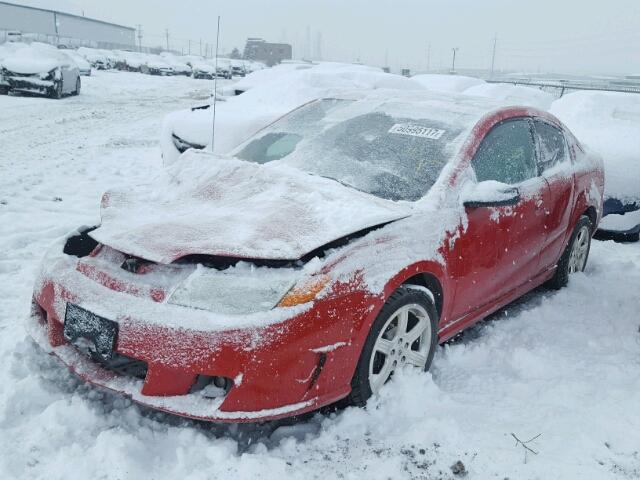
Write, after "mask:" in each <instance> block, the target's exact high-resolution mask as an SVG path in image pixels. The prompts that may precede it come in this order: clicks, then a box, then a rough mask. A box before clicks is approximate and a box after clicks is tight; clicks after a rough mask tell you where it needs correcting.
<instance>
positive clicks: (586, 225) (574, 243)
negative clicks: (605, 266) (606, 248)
mask: <svg viewBox="0 0 640 480" xmlns="http://www.w3.org/2000/svg"><path fill="white" fill-rule="evenodd" d="M592 233H593V225H592V224H591V220H590V219H589V217H587V216H586V215H582V216H581V217H580V218H579V219H578V223H577V224H576V228H575V229H574V230H573V233H572V234H571V238H570V239H569V243H568V244H567V248H566V249H565V251H564V253H563V254H562V257H560V261H558V265H557V267H556V271H555V273H554V274H553V277H552V278H551V280H549V281H548V282H547V283H546V286H547V287H548V288H551V289H553V290H559V289H561V288H562V287H565V286H566V285H567V284H568V283H569V275H571V274H573V273H576V272H582V271H584V268H585V267H586V266H587V259H588V258H589V251H590V250H591V235H592Z"/></svg>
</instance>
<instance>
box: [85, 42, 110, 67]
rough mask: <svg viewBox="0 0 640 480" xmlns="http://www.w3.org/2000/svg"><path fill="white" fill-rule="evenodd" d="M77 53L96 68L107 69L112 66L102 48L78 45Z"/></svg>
mask: <svg viewBox="0 0 640 480" xmlns="http://www.w3.org/2000/svg"><path fill="white" fill-rule="evenodd" d="M78 54H80V55H82V57H83V58H84V59H85V60H86V61H87V62H89V63H90V64H91V66H92V67H93V68H95V69H96V70H107V69H109V68H113V65H114V64H113V63H112V62H111V61H110V59H109V58H108V57H107V55H106V54H105V52H104V51H103V50H98V49H96V48H87V47H80V48H78Z"/></svg>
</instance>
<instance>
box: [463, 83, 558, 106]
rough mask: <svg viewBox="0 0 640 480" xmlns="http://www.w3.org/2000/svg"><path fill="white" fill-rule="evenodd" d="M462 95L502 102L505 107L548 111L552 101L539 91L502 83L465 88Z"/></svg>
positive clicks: (545, 93)
mask: <svg viewBox="0 0 640 480" xmlns="http://www.w3.org/2000/svg"><path fill="white" fill-rule="evenodd" d="M462 93H464V94H465V95H475V96H478V97H487V98H495V99H497V100H501V101H503V102H504V103H505V105H517V106H525V107H536V108H540V109H542V110H548V109H549V107H550V106H551V104H552V103H553V100H554V98H553V96H552V95H551V94H549V93H547V92H543V91H542V90H540V89H537V88H531V87H523V86H520V85H509V84H504V83H481V84H479V85H474V86H473V87H470V88H467V89H466V90H464V91H463V92H462Z"/></svg>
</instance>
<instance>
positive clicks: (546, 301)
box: [0, 72, 640, 479]
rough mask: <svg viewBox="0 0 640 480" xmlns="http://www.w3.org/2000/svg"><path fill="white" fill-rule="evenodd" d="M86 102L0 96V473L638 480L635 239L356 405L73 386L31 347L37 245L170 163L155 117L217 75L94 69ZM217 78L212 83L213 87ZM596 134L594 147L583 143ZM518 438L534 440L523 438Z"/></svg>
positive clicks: (201, 94) (598, 252)
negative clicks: (257, 404)
mask: <svg viewBox="0 0 640 480" xmlns="http://www.w3.org/2000/svg"><path fill="white" fill-rule="evenodd" d="M83 82H84V84H83V92H82V94H81V95H80V96H79V97H73V98H68V99H65V100H62V101H54V100H48V99H41V98H29V97H13V96H12V97H6V96H2V97H0V356H1V358H2V359H3V361H2V365H3V367H4V368H2V369H0V385H1V386H2V387H1V388H0V450H1V451H2V452H3V455H2V456H0V478H48V479H57V478H65V477H66V476H68V475H69V472H73V474H74V476H76V477H83V478H125V477H130V478H203V479H204V478H244V476H246V477H249V476H253V477H254V478H282V477H283V476H286V477H287V478H301V479H310V478H347V479H349V478H371V479H378V478H379V479H386V478H425V479H431V478H455V476H456V475H455V474H454V473H453V471H452V470H451V468H450V467H451V466H452V465H453V464H454V463H456V462H457V461H461V462H462V463H463V464H464V466H465V469H466V471H467V472H468V475H467V478H478V479H489V478H497V479H502V478H506V477H508V478H512V479H528V478H544V479H546V478H581V479H591V478H593V479H609V478H611V479H626V478H628V479H632V478H638V477H640V332H639V327H640V315H639V314H638V310H639V307H640V293H639V292H640V244H632V245H619V244H613V243H611V242H606V243H600V242H594V244H593V246H592V252H591V256H590V259H589V264H588V266H587V270H586V272H585V273H584V274H577V275H576V276H575V277H574V278H572V279H571V282H570V285H569V286H568V287H567V288H566V289H563V290H561V291H559V292H549V291H545V290H538V291H536V292H533V293H531V294H529V295H527V296H526V297H525V298H524V299H523V300H522V301H519V302H518V303H517V305H512V306H510V307H508V308H506V309H504V310H503V311H501V312H499V313H498V314H496V315H494V316H493V317H492V318H491V319H490V320H489V321H487V322H484V323H481V324H479V325H478V326H476V327H474V328H473V329H471V330H470V331H468V332H466V333H465V334H464V335H463V336H462V337H461V338H459V339H457V340H456V341H455V342H451V343H449V344H448V345H445V346H444V347H441V348H439V349H438V351H437V353H436V357H435V360H434V363H433V366H432V369H431V370H432V371H431V373H430V374H423V375H420V374H417V373H415V372H405V373H404V374H403V375H400V376H398V378H395V379H394V380H393V381H392V382H391V384H390V385H388V386H387V387H386V388H384V389H383V391H382V393H381V395H380V397H379V398H376V399H373V400H371V401H370V402H369V405H368V408H367V409H366V410H362V409H353V408H351V409H348V410H346V411H342V412H340V413H338V414H331V415H329V414H327V415H320V414H317V415H315V416H314V417H311V418H309V419H305V420H304V421H303V422H301V423H299V424H297V425H295V426H283V425H279V424H268V425H261V426H234V427H222V426H210V425H205V424H201V423H196V422H189V421H185V420H181V419H176V418H173V417H169V416H166V415H162V414H158V413H151V412H149V411H148V410H144V409H142V408H140V407H137V406H136V405H134V404H131V402H129V401H128V400H123V399H121V398H119V397H116V396H112V395H109V394H105V393H102V392H100V391H98V390H96V389H93V388H90V387H87V386H85V385H83V384H82V383H81V382H80V381H78V380H77V379H75V377H73V376H72V375H71V374H69V373H67V371H66V370H65V369H64V368H63V367H62V366H60V365H59V364H58V363H57V362H56V361H55V360H54V359H52V358H47V357H46V356H44V355H43V354H42V353H41V352H39V351H38V349H37V348H36V347H35V346H34V345H33V343H32V342H31V341H30V340H29V339H28V338H27V336H26V333H25V329H24V326H23V320H24V318H25V317H26V315H27V314H28V309H29V304H30V295H31V289H32V283H33V279H34V276H35V273H36V268H37V265H38V263H39V261H40V258H41V256H42V255H43V253H44V251H45V249H46V248H47V246H48V245H49V244H50V243H51V242H52V241H53V240H54V239H55V238H57V237H59V236H61V235H63V234H65V233H66V232H68V231H69V230H71V229H72V228H75V227H77V226H79V225H83V224H84V225H94V224H96V223H97V222H98V221H99V211H98V206H99V201H100V197H101V194H102V192H103V191H104V190H106V189H107V188H112V187H127V188H135V184H136V183H137V182H141V181H143V180H145V179H147V178H148V177H149V176H150V175H153V174H154V172H156V171H157V170H159V169H160V168H162V161H161V158H160V149H159V147H158V137H159V134H160V129H161V124H162V119H163V116H164V115H165V114H166V113H169V112H171V111H173V110H177V109H180V108H187V107H189V106H192V105H194V104H197V103H198V102H199V101H202V99H206V98H207V96H208V93H209V92H210V91H211V88H212V83H213V82H210V81H198V80H193V79H190V78H185V77H170V78H160V77H151V76H146V75H139V74H130V73H115V72H96V74H95V76H92V77H90V78H87V79H83ZM221 83H222V82H221ZM582 140H585V141H587V142H588V139H582ZM512 434H514V435H515V436H516V437H517V438H519V439H521V440H523V441H526V440H529V439H531V438H533V437H536V436H537V435H540V436H539V437H537V438H536V439H535V440H533V441H532V442H531V443H528V444H527V446H528V447H530V448H531V449H532V450H534V451H535V452H536V453H537V455H536V454H534V453H532V452H528V454H526V455H525V453H526V450H525V449H524V448H523V446H522V445H521V444H517V442H516V440H515V439H514V437H513V436H512Z"/></svg>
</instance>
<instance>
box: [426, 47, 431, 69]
mask: <svg viewBox="0 0 640 480" xmlns="http://www.w3.org/2000/svg"><path fill="white" fill-rule="evenodd" d="M429 70H431V42H429V43H428V44H427V72H428V71H429Z"/></svg>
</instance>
